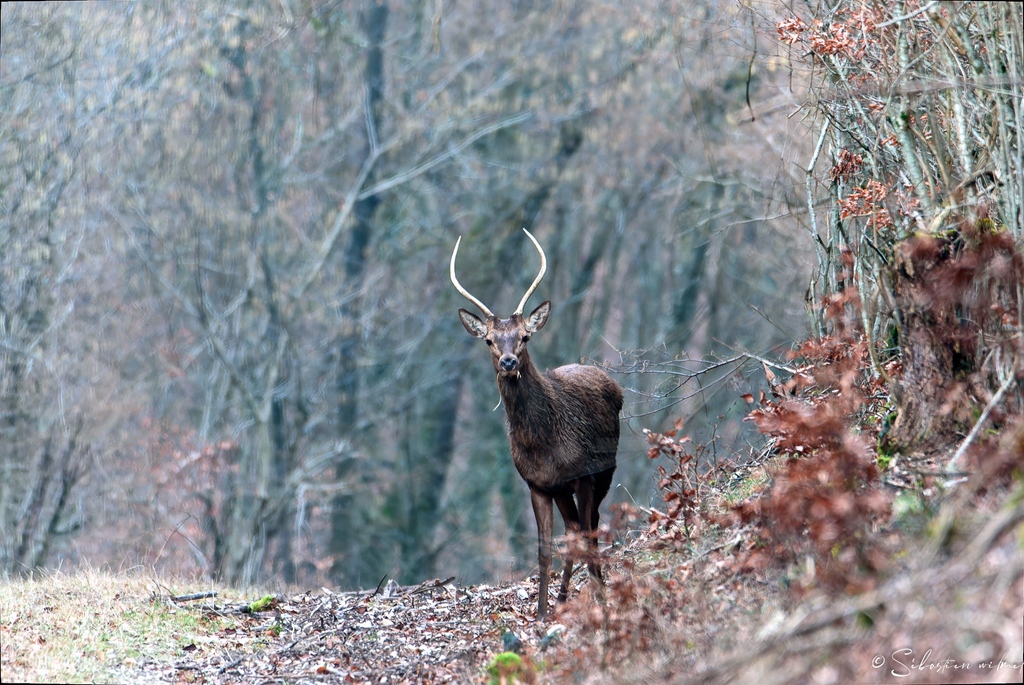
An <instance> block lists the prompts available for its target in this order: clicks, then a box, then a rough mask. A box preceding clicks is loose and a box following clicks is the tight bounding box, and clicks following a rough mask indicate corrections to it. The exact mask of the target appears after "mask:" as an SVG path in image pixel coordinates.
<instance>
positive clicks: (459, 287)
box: [449, 236, 540, 316]
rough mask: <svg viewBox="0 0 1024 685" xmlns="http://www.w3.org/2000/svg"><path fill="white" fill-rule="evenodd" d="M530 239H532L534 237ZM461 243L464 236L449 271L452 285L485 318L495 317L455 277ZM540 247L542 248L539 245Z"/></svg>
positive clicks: (453, 252)
mask: <svg viewBox="0 0 1024 685" xmlns="http://www.w3.org/2000/svg"><path fill="white" fill-rule="evenodd" d="M530 237H531V238H532V237H533V236H530ZM461 242H462V236H459V239H458V240H456V241H455V250H453V251H452V263H451V268H450V269H449V271H450V273H451V277H452V285H454V286H455V289H456V290H458V291H459V292H460V293H462V295H463V297H465V298H466V299H467V300H469V301H470V302H472V303H473V304H475V305H476V306H477V307H478V308H479V309H480V311H482V312H483V313H484V316H494V314H492V313H491V310H490V309H488V308H487V307H485V306H484V303H483V302H481V301H480V300H478V299H476V298H475V297H473V296H472V295H470V294H469V291H468V290H466V289H465V288H463V287H462V284H461V283H459V279H458V278H456V277H455V255H457V254H459V243H461ZM535 242H536V241H535ZM538 247H540V246H539V245H538ZM535 285H536V284H535ZM523 302H526V300H523ZM520 309H522V307H520Z"/></svg>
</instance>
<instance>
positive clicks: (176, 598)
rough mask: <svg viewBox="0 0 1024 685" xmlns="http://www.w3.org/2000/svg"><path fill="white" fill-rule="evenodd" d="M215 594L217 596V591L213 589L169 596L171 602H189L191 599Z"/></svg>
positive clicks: (206, 597) (205, 597)
mask: <svg viewBox="0 0 1024 685" xmlns="http://www.w3.org/2000/svg"><path fill="white" fill-rule="evenodd" d="M216 596H217V592H216V591H215V590H212V591H210V592H194V593H192V594H191V595H178V596H174V595H172V596H171V601H172V602H191V601H194V600H197V599H208V598H210V597H216Z"/></svg>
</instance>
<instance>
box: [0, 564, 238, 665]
mask: <svg viewBox="0 0 1024 685" xmlns="http://www.w3.org/2000/svg"><path fill="white" fill-rule="evenodd" d="M167 582H168V581H155V580H154V579H152V578H147V577H145V576H143V575H142V574H132V573H118V574H113V573H104V572H100V571H94V570H80V571H77V572H75V573H74V574H72V575H67V574H64V573H60V572H44V573H39V574H37V575H36V576H34V577H32V578H26V579H12V580H0V638H2V640H0V642H2V645H3V646H2V648H0V666H2V670H3V674H4V681H5V682H97V681H98V682H104V681H106V682H111V681H123V680H124V678H125V674H126V672H130V671H132V670H134V669H136V668H138V667H139V666H140V665H141V664H142V663H144V662H154V661H155V662H158V663H162V662H170V661H173V660H174V659H175V658H178V657H181V656H182V655H183V654H184V649H185V648H186V647H188V648H189V649H192V648H193V647H192V646H193V645H195V644H196V643H202V642H203V641H204V638H205V637H206V636H209V635H212V634H215V633H217V632H219V631H220V630H223V629H224V628H227V627H231V626H232V625H234V623H235V620H234V619H232V618H224V617H216V616H213V617H210V616H207V615H204V614H200V613H198V612H195V611H191V610H188V609H183V608H177V607H174V606H171V605H170V604H169V603H168V601H167V599H166V597H167V595H168V594H170V592H172V590H169V589H168V588H167V587H166V586H165V584H164V583H167ZM203 582H204V583H208V581H203ZM188 589H189V590H190V591H191V590H194V589H195V582H192V583H191V585H189V586H188Z"/></svg>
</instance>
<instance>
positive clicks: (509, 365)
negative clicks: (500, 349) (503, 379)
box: [501, 355, 519, 371]
mask: <svg viewBox="0 0 1024 685" xmlns="http://www.w3.org/2000/svg"><path fill="white" fill-rule="evenodd" d="M517 366H519V360H518V359H516V358H515V357H513V356H511V355H509V356H507V357H502V358H501V370H502V371H515V370H516V367H517Z"/></svg>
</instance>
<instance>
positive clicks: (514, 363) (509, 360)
mask: <svg viewBox="0 0 1024 685" xmlns="http://www.w3.org/2000/svg"><path fill="white" fill-rule="evenodd" d="M523 231H524V232H525V233H526V235H527V236H529V238H530V240H531V241H533V244H534V245H535V246H536V248H537V251H538V252H539V253H540V273H538V274H537V278H535V279H534V280H533V285H531V286H530V288H529V289H528V290H527V291H526V294H525V295H523V299H522V300H520V302H519V307H518V308H516V311H515V312H513V314H512V316H510V317H509V318H507V319H502V318H499V317H497V316H495V315H494V314H493V313H491V310H490V309H488V308H487V307H486V306H485V305H484V303H483V302H481V301H480V300H478V299H477V298H475V297H473V296H472V295H471V294H470V293H469V291H468V290H466V289H465V288H463V287H462V284H460V283H459V279H458V278H456V277H455V257H456V255H458V254H459V243H461V242H462V238H461V237H460V238H459V239H458V240H457V241H456V242H455V250H454V251H453V252H452V261H451V269H450V271H451V277H452V283H453V284H454V285H455V289H456V290H458V291H459V292H460V293H462V295H463V296H465V298H466V299H467V300H469V301H470V302H472V303H473V304H475V305H476V306H477V308H478V309H479V310H480V311H481V312H483V315H484V318H482V319H481V318H480V317H479V316H477V315H476V314H473V313H472V312H469V311H467V310H465V309H461V308H460V309H459V318H460V319H461V320H462V325H463V326H465V327H466V330H467V331H469V334H470V335H472V336H473V337H474V338H481V339H483V341H484V342H486V343H487V347H488V348H490V350H491V362H492V363H493V364H494V371H495V372H496V373H497V374H498V376H500V377H509V376H515V377H518V375H519V373H520V371H521V370H522V368H523V367H524V366H525V365H526V363H527V362H528V361H529V358H530V357H529V354H528V353H527V351H526V343H527V342H528V341H529V340H530V336H532V335H533V334H534V333H536V332H537V331H539V330H540V329H542V328H544V324H545V323H547V320H548V314H549V313H550V312H551V302H549V301H547V300H545V301H544V302H542V303H541V304H540V306H539V307H537V308H536V309H534V310H533V311H532V312H530V314H529V315H528V316H524V315H523V310H524V309H525V308H526V301H527V300H528V299H530V295H532V294H533V291H535V290H536V289H537V286H538V285H540V281H541V279H542V278H544V272H545V271H546V270H547V258H546V257H545V256H544V250H543V249H542V248H541V246H540V243H538V242H537V239H536V238H534V237H533V235H531V234H530V232H529V231H527V230H526V229H525V228H524V229H523Z"/></svg>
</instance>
